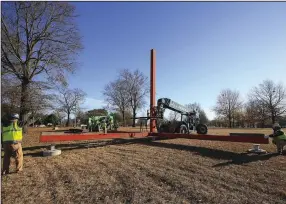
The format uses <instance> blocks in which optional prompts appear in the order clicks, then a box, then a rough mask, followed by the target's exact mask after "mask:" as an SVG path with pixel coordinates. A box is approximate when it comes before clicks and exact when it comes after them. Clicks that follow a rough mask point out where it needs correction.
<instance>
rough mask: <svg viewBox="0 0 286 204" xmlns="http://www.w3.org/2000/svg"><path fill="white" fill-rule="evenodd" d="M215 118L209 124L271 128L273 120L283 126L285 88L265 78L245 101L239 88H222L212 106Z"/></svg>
mask: <svg viewBox="0 0 286 204" xmlns="http://www.w3.org/2000/svg"><path fill="white" fill-rule="evenodd" d="M213 111H214V112H215V113H216V118H215V119H214V120H213V121H211V123H210V125H214V126H222V127H229V128H231V127H262V128H263V127H271V125H272V124H274V123H276V122H280V123H282V125H283V126H285V125H286V117H285V116H286V89H285V87H284V86H283V84H282V83H277V84H276V83H274V82H273V81H272V80H264V81H263V82H262V83H261V84H259V85H258V86H255V87H253V88H252V89H251V90H250V91H249V93H248V95H247V101H243V100H242V99H241V95H240V93H239V92H238V91H235V90H230V89H225V90H222V91H221V92H220V94H219V95H218V97H217V101H216V105H215V107H214V108H213Z"/></svg>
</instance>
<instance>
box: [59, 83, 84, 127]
mask: <svg viewBox="0 0 286 204" xmlns="http://www.w3.org/2000/svg"><path fill="white" fill-rule="evenodd" d="M57 89H58V94H57V96H56V100H57V104H58V105H59V110H60V111H62V112H65V113H66V114H67V122H66V126H68V125H69V124H70V115H71V114H72V113H76V112H77V111H78V109H79V106H80V104H82V103H83V102H84V100H85V96H86V94H85V92H83V91H82V90H80V89H69V88H68V87H67V86H58V87H57Z"/></svg>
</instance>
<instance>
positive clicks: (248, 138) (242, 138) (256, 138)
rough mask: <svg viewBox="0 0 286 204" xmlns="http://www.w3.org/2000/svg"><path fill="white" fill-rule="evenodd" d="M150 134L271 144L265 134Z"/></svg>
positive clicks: (162, 136)
mask: <svg viewBox="0 0 286 204" xmlns="http://www.w3.org/2000/svg"><path fill="white" fill-rule="evenodd" d="M149 135H150V136H151V135H152V136H157V137H159V138H168V139H175V138H187V139H197V140H215V141H228V142H243V143H257V144H269V140H268V139H266V138H264V136H247V135H244V136H229V135H192V134H173V133H150V134H149Z"/></svg>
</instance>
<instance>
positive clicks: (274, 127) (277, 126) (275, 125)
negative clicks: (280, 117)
mask: <svg viewBox="0 0 286 204" xmlns="http://www.w3.org/2000/svg"><path fill="white" fill-rule="evenodd" d="M272 129H273V130H280V129H281V126H280V125H279V124H278V123H275V124H273V127H272Z"/></svg>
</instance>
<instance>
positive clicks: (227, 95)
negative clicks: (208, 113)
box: [213, 89, 243, 128]
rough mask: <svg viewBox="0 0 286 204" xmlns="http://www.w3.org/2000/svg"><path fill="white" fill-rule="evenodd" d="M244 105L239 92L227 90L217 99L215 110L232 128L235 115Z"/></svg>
mask: <svg viewBox="0 0 286 204" xmlns="http://www.w3.org/2000/svg"><path fill="white" fill-rule="evenodd" d="M242 105H243V102H242V101H241V100H240V96H239V92H237V91H232V90H230V89H225V90H222V91H221V93H220V94H219V96H218V97H217V102H216V106H215V107H214V109H213V110H214V111H215V112H216V114H217V115H219V116H223V117H225V118H227V120H228V126H229V127H230V128H231V127H232V121H233V118H234V115H235V113H236V112H237V111H239V110H240V109H241V108H242Z"/></svg>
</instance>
